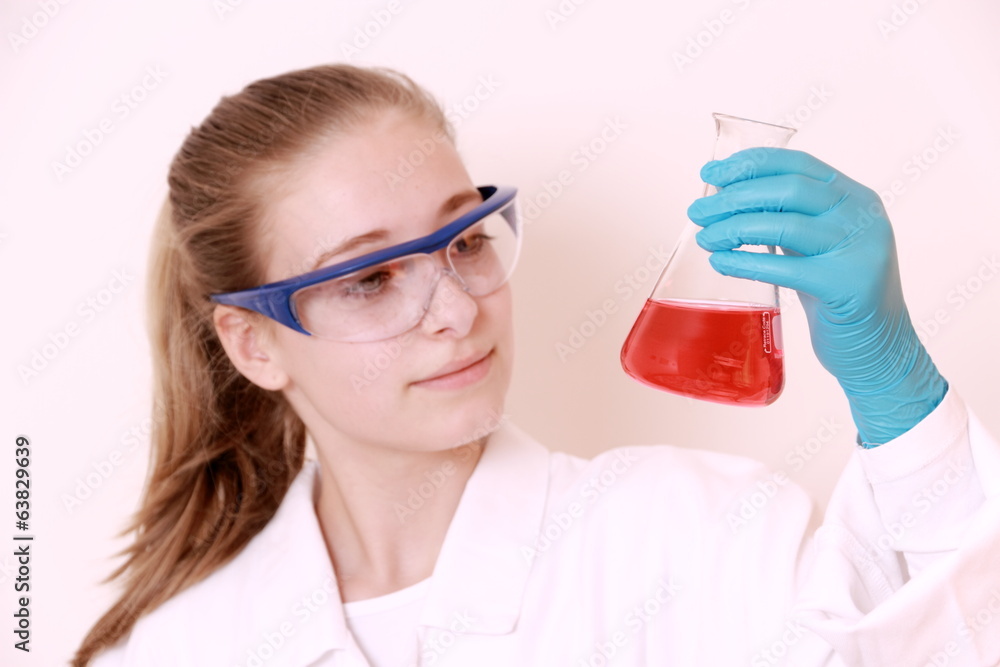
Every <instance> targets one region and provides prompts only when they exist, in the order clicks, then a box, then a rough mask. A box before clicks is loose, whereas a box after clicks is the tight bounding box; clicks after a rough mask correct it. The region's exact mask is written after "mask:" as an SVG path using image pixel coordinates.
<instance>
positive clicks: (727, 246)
mask: <svg viewBox="0 0 1000 667" xmlns="http://www.w3.org/2000/svg"><path fill="white" fill-rule="evenodd" d="M842 239H843V233H842V232H841V231H839V230H837V229H835V228H832V227H830V226H828V225H821V224H817V223H816V219H815V218H813V217H812V216H809V215H802V214H801V213H742V214H740V215H734V216H733V217H731V218H728V219H726V220H723V221H722V222H716V223H713V224H711V225H709V226H708V227H706V228H705V229H702V230H701V231H699V232H698V233H697V234H696V235H695V240H696V241H697V242H698V245H700V246H701V247H702V248H704V249H705V250H711V251H715V250H733V249H735V248H739V247H740V246H741V245H744V244H746V245H773V246H780V247H781V248H786V249H788V250H792V251H794V252H795V253H798V254H800V255H810V256H811V255H821V254H823V253H825V252H829V251H830V250H832V249H833V248H835V247H836V246H837V244H838V243H840V242H841V240H842Z"/></svg>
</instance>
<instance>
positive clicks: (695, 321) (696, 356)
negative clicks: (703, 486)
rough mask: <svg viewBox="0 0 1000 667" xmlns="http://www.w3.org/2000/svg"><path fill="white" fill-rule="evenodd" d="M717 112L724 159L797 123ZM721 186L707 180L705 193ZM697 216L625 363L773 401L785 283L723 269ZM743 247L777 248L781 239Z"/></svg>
mask: <svg viewBox="0 0 1000 667" xmlns="http://www.w3.org/2000/svg"><path fill="white" fill-rule="evenodd" d="M712 115H713V116H714V117H715V129H716V140H715V153H714V155H713V159H715V160H721V159H723V158H726V157H729V156H730V155H732V154H733V153H735V152H737V151H740V150H743V149H744V148H753V147H756V146H773V147H784V146H785V145H786V144H787V143H788V140H789V139H790V138H791V137H792V135H793V134H795V130H794V129H792V128H789V127H782V126H780V125H772V124H770V123H761V122H758V121H753V120H746V119H745V118H736V117H735V116H728V115H726V114H719V113H716V114H712ZM715 192H717V189H716V188H715V187H714V186H711V185H706V187H705V195H706V196H707V195H710V194H714V193H715ZM699 229H701V228H700V227H698V226H697V225H695V224H694V223H693V222H691V221H690V220H689V221H688V223H687V225H686V227H685V229H684V231H683V232H682V234H681V237H680V240H679V241H678V243H677V246H676V247H675V248H674V251H673V253H671V255H670V258H669V259H668V260H667V264H666V266H664V267H663V272H662V273H661V274H660V277H659V279H658V280H657V281H656V285H655V287H653V292H652V294H651V295H650V297H649V299H648V300H647V301H646V304H645V305H644V306H643V308H642V311H641V312H640V313H639V317H638V318H637V319H636V321H635V324H634V325H633V326H632V331H631V332H629V335H628V338H626V339H625V344H624V345H623V346H622V352H621V360H622V367H623V368H624V369H625V372H627V373H628V374H629V375H631V376H632V377H634V378H635V379H636V380H639V381H640V382H643V383H644V384H647V385H649V386H651V387H656V388H657V389H663V390H666V391H669V392H673V393H676V394H681V395H684V396H691V397H693V398H700V399H703V400H706V401H714V402H717V403H729V404H736V405H758V406H760V405H768V404H770V403H772V402H774V400H775V399H777V398H778V395H779V394H780V393H781V389H782V387H783V386H784V379H785V376H784V367H783V364H782V357H783V356H784V354H783V349H782V342H781V316H780V313H781V311H780V309H779V304H778V288H777V287H775V286H774V285H771V284H768V283H762V282H757V281H753V280H746V279H742V278H733V277H727V276H723V275H722V274H720V273H718V272H717V271H715V269H713V268H712V266H711V265H710V264H709V262H708V251H706V250H704V249H703V248H701V247H700V246H699V245H698V244H697V242H696V241H695V239H694V235H695V233H696V232H697V231H698V230H699ZM741 250H747V251H751V252H770V253H773V252H774V251H775V250H774V246H743V247H742V248H741Z"/></svg>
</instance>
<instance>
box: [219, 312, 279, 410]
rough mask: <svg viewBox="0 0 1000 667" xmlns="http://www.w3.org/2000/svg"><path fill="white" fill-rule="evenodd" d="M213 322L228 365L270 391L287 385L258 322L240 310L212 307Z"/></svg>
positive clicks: (268, 340)
mask: <svg viewBox="0 0 1000 667" xmlns="http://www.w3.org/2000/svg"><path fill="white" fill-rule="evenodd" d="M212 320H213V322H214V324H215V331H216V333H218V335H219V340H220V341H222V347H223V348H225V350H226V354H227V355H228V356H229V359H230V361H232V362H233V365H234V366H236V370H238V371H239V372H240V373H241V374H242V375H243V376H244V377H245V378H246V379H248V380H250V381H251V382H253V383H254V384H255V385H257V386H258V387H261V388H263V389H268V390H271V391H279V390H281V389H283V388H284V387H285V386H286V385H287V384H288V375H287V374H286V373H285V371H284V369H282V368H281V366H279V365H278V363H277V361H276V359H275V356H274V355H273V354H272V353H271V351H270V350H269V347H270V346H269V344H268V343H269V342H270V339H269V338H268V336H267V335H266V332H265V331H263V326H264V325H263V324H262V323H261V322H260V321H259V320H255V319H253V318H251V317H248V316H247V313H246V311H244V310H242V309H240V308H236V307H234V306H226V305H222V304H219V305H217V306H216V307H215V311H214V312H213V313H212Z"/></svg>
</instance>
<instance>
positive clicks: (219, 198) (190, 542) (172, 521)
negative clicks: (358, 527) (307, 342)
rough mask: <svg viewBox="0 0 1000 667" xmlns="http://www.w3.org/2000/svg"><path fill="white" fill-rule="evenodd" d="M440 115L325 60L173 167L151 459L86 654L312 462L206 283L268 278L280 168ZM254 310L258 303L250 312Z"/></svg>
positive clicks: (156, 284) (156, 264)
mask: <svg viewBox="0 0 1000 667" xmlns="http://www.w3.org/2000/svg"><path fill="white" fill-rule="evenodd" d="M388 110H400V111H403V112H406V113H409V114H412V115H414V117H419V118H421V119H426V120H427V121H430V123H431V124H433V125H434V126H435V127H436V128H437V129H439V130H441V131H442V132H443V133H444V134H445V135H446V136H447V137H448V139H449V140H451V141H454V137H453V132H452V129H451V127H450V126H449V124H448V122H447V120H446V118H445V116H444V114H443V112H442V110H441V108H440V106H439V105H438V104H437V102H436V101H435V100H434V98H433V97H431V96H430V95H429V94H428V93H427V92H426V91H424V90H423V89H421V88H420V87H419V86H417V85H416V84H415V83H414V82H413V81H412V80H411V79H410V78H409V77H407V76H405V75H403V74H400V73H399V72H396V71H393V70H390V69H387V68H361V67H354V66H350V65H324V66H319V67H313V68H309V69H303V70H297V71H293V72H288V73H286V74H282V75H279V76H275V77H272V78H268V79H262V80H260V81H256V82H254V83H252V84H250V85H248V86H247V87H246V88H244V89H243V90H242V91H241V92H239V93H238V94H236V95H232V96H228V97H223V98H222V99H221V100H220V101H219V103H218V104H217V105H216V106H215V108H214V109H213V110H212V112H211V113H210V114H209V115H208V117H207V118H206V119H205V120H204V121H203V122H202V123H201V125H200V126H198V127H196V128H193V129H192V130H191V132H190V133H189V134H188V136H187V138H186V139H185V141H184V143H183V144H182V146H181V148H180V150H179V151H178V153H177V155H176V156H175V157H174V159H173V162H172V163H171V165H170V172H169V176H168V183H169V186H170V192H169V196H168V198H167V201H166V202H165V203H164V205H163V209H162V211H161V213H160V216H159V218H158V220H157V222H156V228H155V234H154V238H153V242H152V248H151V255H150V264H149V274H148V293H147V298H148V328H149V335H150V342H151V346H152V352H153V374H154V387H153V404H154V406H155V407H156V413H157V415H156V419H155V420H154V427H153V430H152V435H151V454H150V458H151V460H150V470H149V474H148V477H147V481H146V486H145V490H144V494H143V497H142V499H141V502H140V506H139V509H138V511H137V512H136V514H135V516H134V517H133V518H132V520H131V522H130V524H129V526H128V527H127V528H126V529H125V531H124V532H123V534H129V533H134V534H135V541H134V542H133V543H132V544H131V545H130V546H129V547H128V548H126V549H125V550H124V551H123V552H121V553H122V554H123V555H125V556H126V559H125V561H124V563H122V565H121V566H119V567H118V568H117V569H116V570H115V571H114V572H112V573H111V575H110V576H109V577H108V578H107V579H106V580H105V581H112V580H115V579H119V578H121V579H122V580H123V582H124V590H123V593H122V595H121V598H120V599H119V600H118V601H117V602H116V603H115V604H114V605H113V606H112V607H111V608H110V609H109V610H108V611H107V612H106V613H105V614H104V616H102V617H101V618H100V620H98V621H97V623H96V624H95V625H94V626H93V628H91V630H90V632H89V633H88V634H87V636H86V637H85V639H84V640H83V643H82V644H81V646H80V647H79V649H78V650H77V653H76V656H75V657H74V659H73V663H72V664H73V665H75V666H84V665H86V664H88V663H89V662H90V660H91V659H92V658H93V656H94V655H95V654H96V653H98V652H99V651H101V650H103V649H104V648H107V647H109V646H111V645H113V644H115V643H116V642H118V641H119V640H120V639H121V638H123V637H124V636H125V635H126V634H127V633H129V632H130V631H131V629H132V627H133V626H134V625H135V622H136V620H137V619H138V618H139V617H140V616H142V615H143V614H146V613H148V612H150V611H152V610H153V609H155V608H156V607H157V606H159V605H161V604H162V603H163V602H165V601H166V600H168V599H169V598H170V597H172V596H174V595H176V594H177V593H178V592H180V591H182V590H184V589H185V588H187V587H188V586H191V585H192V584H194V583H196V582H198V581H200V580H202V579H204V578H205V577H207V576H208V575H209V574H211V573H212V572H213V571H215V570H216V569H218V568H219V567H221V566H222V565H224V564H225V563H226V562H228V561H229V560H231V559H232V558H233V557H234V556H235V555H236V554H237V553H239V552H240V550H241V549H242V548H243V547H244V546H245V545H246V544H247V542H249V541H250V539H251V538H252V537H253V536H254V535H256V534H257V533H258V532H259V531H260V530H261V529H262V528H263V527H264V526H265V525H266V524H267V523H268V521H270V519H271V517H272V516H273V515H274V513H275V511H276V510H277V508H278V505H279V504H280V503H281V501H282V499H283V498H284V495H285V493H286V491H287V490H288V487H289V485H290V484H291V482H292V480H293V479H294V477H295V476H296V474H297V473H298V472H299V470H300V469H301V468H302V464H303V456H304V451H305V437H306V432H305V426H304V425H303V423H302V421H301V420H300V419H299V418H298V416H297V415H296V414H295V413H294V412H293V411H292V409H291V406H290V405H289V404H288V403H287V401H285V400H284V396H283V395H282V394H280V393H278V392H271V391H267V390H264V389H261V388H260V387H258V386H256V385H254V384H253V383H251V382H249V381H248V380H247V379H246V378H244V377H243V376H242V375H241V374H240V373H239V372H238V371H237V370H236V368H235V367H234V366H233V365H232V363H231V362H230V361H229V358H228V357H227V355H226V353H225V351H224V349H223V347H222V344H221V343H220V341H219V339H218V336H217V334H216V331H215V327H214V325H213V322H212V311H213V309H214V304H213V303H212V302H210V301H209V299H208V295H210V294H213V293H216V292H228V291H233V290H238V289H245V288H248V287H253V286H254V285H258V284H260V283H262V282H265V280H264V271H263V269H262V266H263V262H262V252H263V251H262V248H261V247H260V246H261V245H262V244H261V243H260V236H261V234H260V232H261V220H262V219H263V212H264V207H265V205H266V197H267V193H268V192H269V188H270V187H272V186H274V185H276V184H278V182H280V174H281V172H282V171H283V170H286V169H287V168H289V167H291V166H293V165H294V164H295V162H296V161H297V160H300V159H302V158H303V157H304V156H306V155H308V154H310V153H311V152H312V151H313V150H315V149H316V147H317V146H320V145H322V144H323V142H324V141H326V140H329V139H331V138H335V137H337V136H338V135H342V134H344V133H347V132H350V131H352V130H356V129H358V128H361V127H363V125H364V124H366V123H367V122H369V121H371V119H372V118H373V116H374V115H375V114H377V113H378V112H383V111H388ZM251 315H252V314H251Z"/></svg>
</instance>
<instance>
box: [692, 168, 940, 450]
mask: <svg viewBox="0 0 1000 667" xmlns="http://www.w3.org/2000/svg"><path fill="white" fill-rule="evenodd" d="M701 178H702V180H704V181H705V182H707V183H710V184H712V185H715V186H716V187H718V188H719V191H718V192H717V193H716V194H714V195H711V196H708V197H702V198H701V199H698V200H696V201H695V202H694V203H693V204H692V205H691V207H690V208H689V209H688V217H690V218H691V220H692V221H693V222H694V223H696V224H698V225H700V226H702V227H704V228H705V229H702V230H701V231H699V232H698V234H697V235H696V237H695V238H696V239H697V242H698V245H700V246H701V247H702V248H705V249H706V250H709V251H712V254H711V256H710V257H709V261H710V262H711V264H712V267H713V268H715V270H716V271H719V272H720V273H722V274H724V275H730V276H737V277H740V278H750V279H753V280H760V281H763V282H768V283H772V284H775V285H780V286H783V287H788V288H792V289H795V290H796V291H797V292H798V295H799V298H800V300H801V302H802V305H803V308H804V309H805V312H806V317H807V319H808V322H809V334H810V337H811V338H812V345H813V350H814V351H815V352H816V356H817V357H818V358H819V361H820V363H821V364H823V367H824V368H826V369H827V370H828V371H830V373H832V374H833V375H834V377H836V378H837V380H838V381H839V382H840V386H841V387H842V388H843V390H844V392H845V393H846V394H847V399H848V401H849V402H850V406H851V412H852V415H853V417H854V421H855V424H856V425H857V427H858V432H859V435H860V439H861V441H862V444H863V445H864V446H866V447H870V446H876V445H878V444H882V443H885V442H888V441H889V440H891V439H893V438H895V437H897V436H899V435H901V434H903V433H905V432H906V431H908V430H909V429H910V428H912V427H913V426H914V425H916V424H917V422H919V421H920V420H921V419H923V418H924V417H925V416H927V415H928V414H929V413H930V412H931V411H932V410H933V409H934V408H935V407H936V406H937V404H938V403H940V402H941V399H942V398H944V395H945V392H946V391H947V389H948V384H947V382H946V381H945V380H944V378H943V377H941V375H940V373H938V371H937V368H936V367H935V366H934V362H933V361H931V358H930V355H928V353H927V351H926V349H924V346H923V344H922V343H921V342H920V340H919V339H918V338H917V334H916V331H915V330H914V329H913V325H912V324H911V322H910V316H909V313H908V312H907V310H906V304H905V303H904V302H903V292H902V288H901V286H900V279H899V267H898V262H897V259H896V247H895V242H894V240H893V234H892V227H891V226H890V224H889V219H888V217H887V216H886V212H885V208H883V206H882V202H881V200H880V199H879V197H878V195H877V194H876V193H875V192H874V191H872V190H870V189H869V188H866V187H865V186H863V185H861V184H860V183H858V182H856V181H853V180H851V179H850V178H848V177H847V176H845V175H843V174H842V173H840V172H839V171H837V170H836V169H833V168H832V167H830V166H829V165H827V164H825V163H823V162H821V161H819V160H817V159H816V158H814V157H812V156H811V155H809V154H808V153H803V152H801V151H794V150H788V149H783V148H751V149H747V150H744V151H740V152H738V153H735V154H734V155H732V156H730V157H729V158H726V159H725V160H718V161H712V162H709V163H708V164H706V165H705V166H704V167H703V168H702V170H701ZM743 244H752V245H773V246H780V247H781V248H782V249H783V250H784V255H772V254H767V253H753V252H741V251H739V250H735V249H736V248H739V246H740V245H743Z"/></svg>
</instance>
